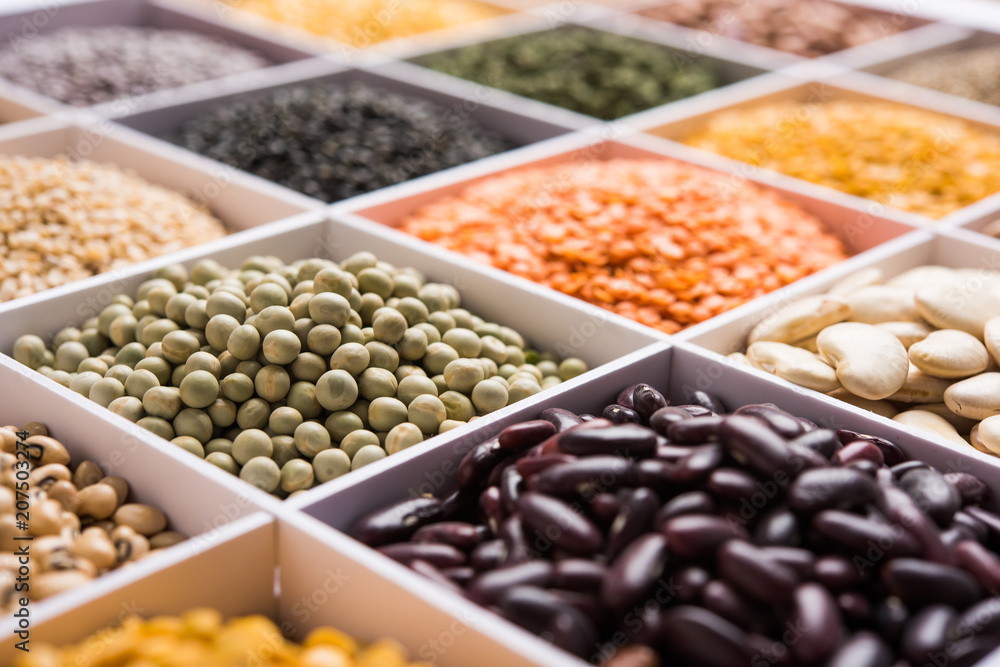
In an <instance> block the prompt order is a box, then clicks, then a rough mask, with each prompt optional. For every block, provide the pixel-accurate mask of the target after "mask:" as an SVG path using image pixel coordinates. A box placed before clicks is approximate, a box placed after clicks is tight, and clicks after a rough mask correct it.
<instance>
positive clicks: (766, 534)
mask: <svg viewBox="0 0 1000 667" xmlns="http://www.w3.org/2000/svg"><path fill="white" fill-rule="evenodd" d="M753 536H754V542H756V543H757V544H759V545H762V546H768V545H771V546H784V547H794V546H798V545H799V544H802V530H801V529H800V527H799V519H798V517H797V516H796V515H795V513H794V512H792V511H791V510H790V509H788V507H787V506H785V505H780V506H778V507H775V508H772V509H770V510H768V511H767V512H766V513H765V514H764V516H762V517H761V518H760V521H758V522H757V526H756V528H754V532H753Z"/></svg>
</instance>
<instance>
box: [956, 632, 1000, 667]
mask: <svg viewBox="0 0 1000 667" xmlns="http://www.w3.org/2000/svg"><path fill="white" fill-rule="evenodd" d="M996 647H997V643H996V640H994V639H992V638H989V639H988V638H986V637H965V638H963V639H958V640H956V641H954V642H951V643H949V644H948V649H949V651H948V653H947V655H948V657H949V658H950V661H949V663H948V666H949V667H973V666H974V665H984V664H985V663H983V662H981V661H982V660H983V658H985V657H986V656H988V655H990V654H991V653H993V651H994V650H995V649H996Z"/></svg>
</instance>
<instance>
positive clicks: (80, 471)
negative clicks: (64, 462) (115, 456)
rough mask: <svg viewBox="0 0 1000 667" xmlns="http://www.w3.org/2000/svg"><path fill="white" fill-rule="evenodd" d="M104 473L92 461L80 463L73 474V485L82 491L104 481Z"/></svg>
mask: <svg viewBox="0 0 1000 667" xmlns="http://www.w3.org/2000/svg"><path fill="white" fill-rule="evenodd" d="M104 477H105V475H104V471H102V470H101V467H100V466H99V465H97V464H96V463H94V462H93V461H81V462H80V465H78V466H77V467H76V470H75V471H74V472H73V484H75V485H76V488H78V489H83V488H84V487H88V486H90V485H91V484H97V483H98V482H100V481H101V480H102V479H104Z"/></svg>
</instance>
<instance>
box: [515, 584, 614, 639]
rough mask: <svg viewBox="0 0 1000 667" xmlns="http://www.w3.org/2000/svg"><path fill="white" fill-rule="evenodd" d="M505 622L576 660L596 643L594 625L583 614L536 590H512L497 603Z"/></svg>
mask: <svg viewBox="0 0 1000 667" xmlns="http://www.w3.org/2000/svg"><path fill="white" fill-rule="evenodd" d="M499 606H500V610H501V611H502V613H503V615H504V616H506V617H507V618H508V619H510V620H511V621H513V622H514V623H517V624H518V625H520V626H522V627H524V628H526V629H528V630H530V631H532V632H535V633H537V634H548V635H549V636H551V637H552V643H553V644H555V645H556V646H559V647H560V648H563V649H565V650H567V651H569V652H570V653H573V654H574V655H578V656H581V657H582V656H584V655H586V653H587V651H588V650H589V649H590V648H591V647H592V646H593V644H594V642H595V641H596V639H597V630H596V629H595V628H594V624H593V623H592V622H591V621H590V619H589V618H587V617H586V616H585V615H584V614H583V613H581V612H580V611H579V610H577V609H576V608H574V607H573V606H571V605H568V604H566V603H565V602H564V601H562V600H561V599H559V598H558V597H557V596H555V595H553V594H552V593H549V592H548V591H545V590H542V589H541V588H538V587H536V586H530V585H529V586H514V587H512V588H510V589H509V590H507V591H505V592H504V593H503V595H502V596H501V598H500V599H499Z"/></svg>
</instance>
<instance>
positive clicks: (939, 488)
mask: <svg viewBox="0 0 1000 667" xmlns="http://www.w3.org/2000/svg"><path fill="white" fill-rule="evenodd" d="M899 486H900V488H901V489H903V491H905V492H906V494H907V495H908V496H910V497H911V498H913V502H914V503H916V505H917V507H919V508H920V509H922V510H923V511H924V512H926V513H927V514H928V515H930V517H931V518H932V519H934V520H935V521H937V522H938V525H940V526H945V525H947V524H948V523H949V522H951V518H952V517H953V516H954V515H955V512H957V511H958V510H959V509H960V508H961V507H962V496H961V494H960V493H959V492H958V489H956V488H955V487H954V486H952V485H951V484H950V483H949V482H948V481H947V480H946V479H945V478H944V477H943V476H942V475H941V473H939V472H937V471H936V470H931V469H929V468H924V469H921V470H911V471H910V472H908V473H906V474H905V475H903V476H902V478H900V480H899Z"/></svg>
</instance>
